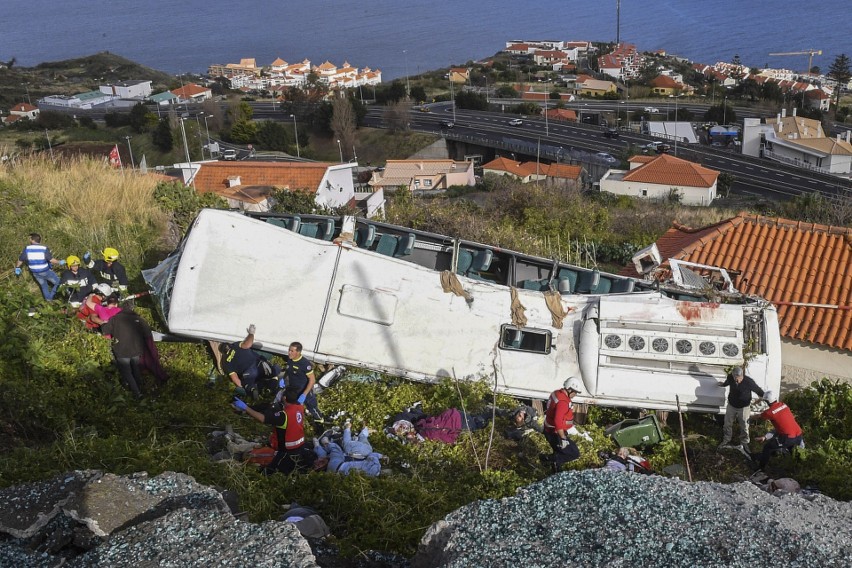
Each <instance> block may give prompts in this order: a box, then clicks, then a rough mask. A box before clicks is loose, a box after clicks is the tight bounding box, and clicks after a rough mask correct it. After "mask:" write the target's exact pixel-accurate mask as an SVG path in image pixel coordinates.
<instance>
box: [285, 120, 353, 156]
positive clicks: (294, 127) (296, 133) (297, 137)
mask: <svg viewBox="0 0 852 568" xmlns="http://www.w3.org/2000/svg"><path fill="white" fill-rule="evenodd" d="M290 118H292V119H293V136H294V137H295V138H296V157H297V158H299V159H301V158H302V152H301V151H300V150H299V127H298V126H296V115H295V114H291V115H290ZM341 161H343V160H342V159H341Z"/></svg>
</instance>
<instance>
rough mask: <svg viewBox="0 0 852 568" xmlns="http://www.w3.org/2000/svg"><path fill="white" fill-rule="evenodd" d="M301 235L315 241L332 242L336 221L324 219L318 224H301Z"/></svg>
mask: <svg viewBox="0 0 852 568" xmlns="http://www.w3.org/2000/svg"><path fill="white" fill-rule="evenodd" d="M299 234H300V235H304V236H306V237H311V238H314V239H322V240H324V241H330V240H331V237H332V235H333V234H334V221H332V220H331V219H323V220H321V221H319V222H318V223H301V224H300V225H299Z"/></svg>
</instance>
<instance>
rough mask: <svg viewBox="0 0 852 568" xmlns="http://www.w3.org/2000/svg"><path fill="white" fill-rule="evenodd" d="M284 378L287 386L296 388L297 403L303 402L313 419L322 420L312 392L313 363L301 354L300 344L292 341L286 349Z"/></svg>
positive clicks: (313, 378) (315, 397) (314, 381)
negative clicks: (297, 392) (298, 393)
mask: <svg viewBox="0 0 852 568" xmlns="http://www.w3.org/2000/svg"><path fill="white" fill-rule="evenodd" d="M284 380H285V381H286V384H287V387H288V388H289V387H293V388H295V389H297V390H298V391H299V392H300V393H301V394H300V395H299V404H304V405H305V407H306V408H307V409H308V412H310V413H311V416H312V417H313V419H314V421H316V422H324V421H325V418H324V417H323V415H322V413H321V412H320V410H319V406H318V405H317V396H316V395H315V394H314V384H315V383H316V377H315V376H314V365H313V363H311V362H310V361H309V360H308V359H307V358H306V357H303V356H302V344H301V343H299V342H298V341H294V342H293V343H291V344H290V348H289V349H288V351H287V366H286V367H285V368H284Z"/></svg>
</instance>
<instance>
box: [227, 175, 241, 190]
mask: <svg viewBox="0 0 852 568" xmlns="http://www.w3.org/2000/svg"><path fill="white" fill-rule="evenodd" d="M238 185H242V181H241V180H240V176H229V177H228V187H236V186H238Z"/></svg>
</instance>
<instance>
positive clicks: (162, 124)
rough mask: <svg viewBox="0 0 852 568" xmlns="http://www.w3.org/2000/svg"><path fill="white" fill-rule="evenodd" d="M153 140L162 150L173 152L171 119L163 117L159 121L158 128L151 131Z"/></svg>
mask: <svg viewBox="0 0 852 568" xmlns="http://www.w3.org/2000/svg"><path fill="white" fill-rule="evenodd" d="M151 142H153V143H154V146H156V147H157V148H159V149H160V151H161V152H164V153H165V152H171V151H172V146H173V141H172V128H171V126H169V119H168V118H167V117H163V118H161V119H160V121H159V122H158V123H157V128H155V129H154V131H153V132H152V133H151Z"/></svg>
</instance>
